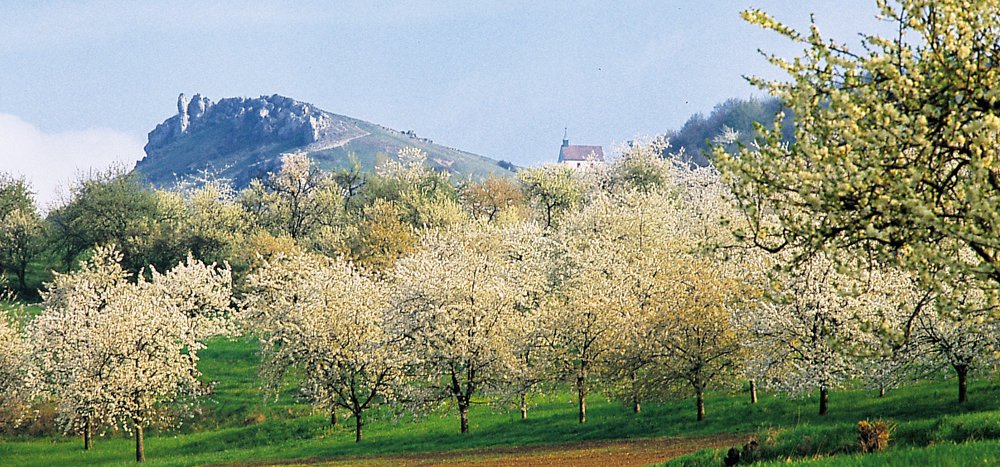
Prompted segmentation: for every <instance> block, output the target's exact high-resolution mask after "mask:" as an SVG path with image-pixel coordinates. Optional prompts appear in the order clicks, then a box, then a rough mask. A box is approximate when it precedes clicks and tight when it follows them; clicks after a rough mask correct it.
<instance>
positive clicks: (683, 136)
mask: <svg viewBox="0 0 1000 467" xmlns="http://www.w3.org/2000/svg"><path fill="white" fill-rule="evenodd" d="M780 111H784V112H785V121H784V124H783V127H782V137H783V139H784V140H785V141H787V142H793V141H794V140H795V134H794V125H793V122H794V116H793V115H792V113H791V111H790V110H789V109H787V108H785V107H784V106H783V105H782V104H781V101H779V100H778V99H776V98H773V97H769V98H764V99H758V98H750V99H736V98H734V99H729V100H727V101H725V102H722V103H720V104H718V105H716V106H715V108H714V109H712V112H711V113H710V114H709V115H708V117H707V118H706V117H705V116H704V115H703V114H701V113H696V114H694V115H692V116H691V118H689V119H688V121H687V122H686V123H684V126H682V127H681V129H680V130H671V131H668V132H667V133H666V136H667V137H669V138H670V148H669V149H668V151H670V152H677V151H680V150H681V148H684V153H685V154H686V155H687V157H688V158H689V159H690V160H691V161H692V162H694V163H695V164H698V165H701V166H705V165H708V164H709V160H710V158H711V156H710V146H711V145H712V140H713V139H715V138H717V137H719V136H720V135H722V134H723V133H726V132H727V130H726V129H727V128H728V129H730V130H732V132H730V133H731V134H733V135H735V136H737V138H736V142H734V144H742V145H749V144H750V143H752V142H753V140H754V138H756V137H757V136H758V135H757V130H756V129H755V128H754V122H757V123H761V124H763V125H764V126H766V127H770V126H771V125H773V124H774V116H775V115H777V114H778V112H780ZM733 132H735V133H733Z"/></svg>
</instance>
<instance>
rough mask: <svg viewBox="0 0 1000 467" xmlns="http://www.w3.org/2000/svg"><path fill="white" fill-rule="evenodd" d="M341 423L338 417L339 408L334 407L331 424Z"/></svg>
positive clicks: (331, 411)
mask: <svg viewBox="0 0 1000 467" xmlns="http://www.w3.org/2000/svg"><path fill="white" fill-rule="evenodd" d="M338 424H340V420H339V419H337V408H336V407H334V408H332V409H330V426H337V425H338Z"/></svg>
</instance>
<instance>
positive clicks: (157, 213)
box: [47, 167, 183, 272]
mask: <svg viewBox="0 0 1000 467" xmlns="http://www.w3.org/2000/svg"><path fill="white" fill-rule="evenodd" d="M47 220H48V222H49V224H50V225H51V226H52V230H51V233H52V238H53V241H52V242H51V243H52V245H53V248H54V249H56V250H57V251H59V252H60V253H61V256H62V259H63V263H64V266H65V268H66V269H69V268H70V267H71V266H72V265H73V264H74V262H75V261H76V259H77V257H78V256H79V255H80V254H81V253H83V252H84V251H87V250H89V249H91V248H93V247H94V246H95V245H105V244H111V243H114V244H115V245H117V246H118V249H119V250H118V251H119V252H120V253H121V255H122V265H123V266H124V268H125V269H126V270H128V271H132V272H136V271H139V270H140V269H142V268H143V267H145V266H147V265H149V264H150V263H151V261H149V259H150V256H152V255H154V254H160V255H161V256H162V251H159V252H158V251H156V248H154V247H153V246H154V242H155V241H156V240H157V239H158V238H160V237H159V235H158V233H159V230H160V227H161V223H162V222H163V220H164V216H163V212H162V210H161V205H160V203H159V200H158V199H157V196H156V194H155V193H154V192H152V191H150V190H147V189H146V188H145V186H143V184H142V183H141V182H140V181H139V180H138V179H137V178H136V176H135V175H129V174H127V173H126V172H125V169H124V168H121V167H118V168H111V169H108V170H107V171H105V172H97V173H92V174H90V175H89V176H81V177H80V178H79V179H78V180H77V181H76V182H75V183H74V184H73V185H72V186H71V187H70V199H69V200H67V201H65V203H64V204H63V205H62V206H60V207H58V208H56V209H55V210H53V211H52V212H50V213H49V215H48V218H47ZM180 255H181V256H178V257H175V258H171V259H170V261H169V262H166V263H165V264H161V265H160V266H164V265H166V266H167V267H169V265H170V264H171V263H172V262H173V261H176V260H178V259H181V258H182V257H183V256H182V255H183V253H181V254H180Z"/></svg>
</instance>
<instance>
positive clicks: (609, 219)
mask: <svg viewBox="0 0 1000 467" xmlns="http://www.w3.org/2000/svg"><path fill="white" fill-rule="evenodd" d="M596 196H597V198H596V199H595V200H594V201H593V202H592V203H590V204H588V205H586V206H584V207H583V209H582V210H581V211H579V212H575V213H570V214H568V215H567V216H566V217H565V218H564V219H563V224H562V225H561V226H560V228H559V230H558V233H557V235H558V240H557V242H558V244H560V245H561V246H562V248H563V250H562V251H561V252H560V255H559V258H558V261H560V264H558V265H557V268H559V269H558V271H557V274H558V275H559V277H560V278H562V279H561V281H560V282H559V283H558V284H557V286H556V287H557V289H556V291H555V293H554V294H553V295H552V296H551V297H550V298H549V300H548V302H547V303H546V306H544V307H543V309H542V313H544V314H545V315H544V318H543V319H542V322H543V323H545V326H546V327H545V331H544V333H545V336H546V339H547V340H548V346H549V347H550V349H551V350H552V351H553V356H552V357H551V358H552V361H553V362H554V363H556V364H557V365H558V367H559V368H560V370H561V371H562V372H564V374H565V375H567V376H569V377H570V378H571V379H572V380H573V383H574V385H575V388H576V391H577V403H578V409H579V421H580V423H585V422H586V418H587V395H588V392H589V390H590V386H591V385H592V378H593V377H594V376H595V375H596V374H597V373H598V372H602V371H605V370H608V369H609V368H610V365H611V362H612V361H614V360H618V361H620V362H630V363H629V365H632V366H634V367H635V368H631V369H630V370H629V372H631V371H637V370H638V369H639V367H640V366H642V364H643V363H644V360H643V355H646V354H647V352H645V349H644V348H643V346H644V345H645V344H646V343H647V342H645V341H644V340H642V339H634V342H629V339H628V338H629V337H635V336H634V335H635V334H636V333H641V332H642V331H641V327H642V326H643V325H644V320H645V319H647V317H648V314H650V313H654V312H655V310H654V309H653V306H654V305H653V303H654V300H655V298H656V297H657V296H658V295H660V294H662V293H664V292H663V287H664V285H665V282H664V281H663V280H661V278H662V276H659V275H660V274H661V271H662V269H664V268H665V267H667V263H666V261H667V258H665V257H664V255H662V254H659V253H661V252H664V251H669V247H667V246H665V245H664V243H662V242H665V241H670V236H669V232H667V231H666V229H668V228H669V224H668V221H667V218H668V216H669V214H668V213H669V212H671V210H670V209H669V204H668V202H667V199H666V198H665V197H663V196H662V195H652V196H646V195H644V194H642V193H641V192H636V191H629V192H626V193H624V194H622V195H621V196H617V197H615V196H611V195H600V194H598V195H596ZM630 344H631V345H633V347H628V346H629V345H630ZM626 347H628V348H629V349H630V350H631V352H630V354H629V355H620V354H616V353H618V351H619V350H622V349H625V348H626Z"/></svg>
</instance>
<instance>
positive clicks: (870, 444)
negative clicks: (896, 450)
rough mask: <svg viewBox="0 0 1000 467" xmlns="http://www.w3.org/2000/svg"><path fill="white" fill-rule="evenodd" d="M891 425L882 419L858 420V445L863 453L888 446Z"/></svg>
mask: <svg viewBox="0 0 1000 467" xmlns="http://www.w3.org/2000/svg"><path fill="white" fill-rule="evenodd" d="M890 434H892V426H891V425H890V424H889V423H888V422H886V421H884V420H876V421H874V422H869V421H868V420H861V421H860V422H858V447H859V448H860V449H861V452H863V453H869V452H876V451H881V450H883V449H885V448H886V447H887V446H889V435H890Z"/></svg>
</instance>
